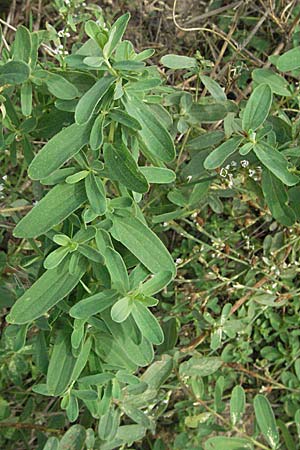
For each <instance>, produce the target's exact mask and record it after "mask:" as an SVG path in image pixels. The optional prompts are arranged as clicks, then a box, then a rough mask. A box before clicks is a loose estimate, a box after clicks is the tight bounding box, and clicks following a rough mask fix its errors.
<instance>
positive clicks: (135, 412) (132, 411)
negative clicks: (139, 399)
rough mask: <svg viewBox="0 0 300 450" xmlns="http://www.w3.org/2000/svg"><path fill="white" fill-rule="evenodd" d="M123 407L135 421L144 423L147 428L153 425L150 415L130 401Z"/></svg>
mask: <svg viewBox="0 0 300 450" xmlns="http://www.w3.org/2000/svg"><path fill="white" fill-rule="evenodd" d="M123 409H124V412H125V414H126V415H127V416H128V417H130V419H132V420H133V421H134V422H136V423H138V424H140V425H143V426H144V427H145V428H149V427H150V426H151V422H150V419H149V417H148V416H147V415H146V414H145V413H144V412H143V411H140V410H139V409H138V408H135V407H134V406H132V405H130V404H128V403H125V404H124V405H123Z"/></svg>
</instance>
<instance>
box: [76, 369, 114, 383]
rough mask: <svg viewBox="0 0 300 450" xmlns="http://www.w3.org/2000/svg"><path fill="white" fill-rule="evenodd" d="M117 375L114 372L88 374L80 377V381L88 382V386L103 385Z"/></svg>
mask: <svg viewBox="0 0 300 450" xmlns="http://www.w3.org/2000/svg"><path fill="white" fill-rule="evenodd" d="M114 377H115V376H114V375H113V374H112V373H108V372H105V373H97V374H96V375H87V376H86V377H81V378H79V380H78V382H79V383H84V384H87V385H88V386H92V385H95V386H101V385H103V384H105V383H107V382H108V381H110V380H112V379H113V378H114Z"/></svg>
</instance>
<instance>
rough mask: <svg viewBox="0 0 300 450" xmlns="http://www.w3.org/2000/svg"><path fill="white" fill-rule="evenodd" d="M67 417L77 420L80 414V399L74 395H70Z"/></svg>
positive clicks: (73, 420) (72, 420)
mask: <svg viewBox="0 0 300 450" xmlns="http://www.w3.org/2000/svg"><path fill="white" fill-rule="evenodd" d="M66 413H67V417H68V419H69V421H70V422H75V420H77V419H78V416H79V405H78V400H77V398H76V397H75V396H74V395H70V396H69V403H68V406H67V408H66Z"/></svg>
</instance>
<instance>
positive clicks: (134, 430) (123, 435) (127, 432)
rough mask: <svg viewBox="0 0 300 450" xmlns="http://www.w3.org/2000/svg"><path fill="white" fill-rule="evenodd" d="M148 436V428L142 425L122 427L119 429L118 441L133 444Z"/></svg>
mask: <svg viewBox="0 0 300 450" xmlns="http://www.w3.org/2000/svg"><path fill="white" fill-rule="evenodd" d="M145 434H146V428H145V427H143V426H142V425H122V426H121V427H119V428H118V432H117V435H116V437H117V439H120V440H121V442H123V443H128V444H132V443H133V442H135V441H139V440H141V439H142V438H143V437H144V436H145Z"/></svg>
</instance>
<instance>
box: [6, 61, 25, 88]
mask: <svg viewBox="0 0 300 450" xmlns="http://www.w3.org/2000/svg"><path fill="white" fill-rule="evenodd" d="M29 75H30V69H29V66H28V65H27V64H26V63H24V62H22V61H9V62H7V63H6V64H3V65H2V66H0V86H3V85H5V84H22V83H24V82H25V81H26V80H28V78H29Z"/></svg>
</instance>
